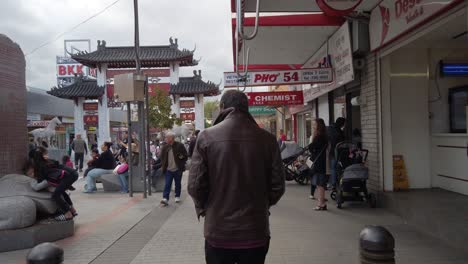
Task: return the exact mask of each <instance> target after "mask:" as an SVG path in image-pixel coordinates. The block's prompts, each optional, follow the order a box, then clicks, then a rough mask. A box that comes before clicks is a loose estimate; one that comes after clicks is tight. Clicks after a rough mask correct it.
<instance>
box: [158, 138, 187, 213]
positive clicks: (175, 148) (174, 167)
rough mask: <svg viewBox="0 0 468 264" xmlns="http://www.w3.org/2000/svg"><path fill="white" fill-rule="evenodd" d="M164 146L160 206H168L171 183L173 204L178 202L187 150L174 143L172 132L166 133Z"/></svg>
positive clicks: (162, 151)
mask: <svg viewBox="0 0 468 264" xmlns="http://www.w3.org/2000/svg"><path fill="white" fill-rule="evenodd" d="M166 143H167V144H166V145H164V147H163V148H162V150H161V168H162V173H163V175H164V177H165V180H166V183H165V185H164V192H163V199H162V200H161V204H162V205H163V206H167V205H168V204H169V195H170V194H171V188H172V182H173V181H174V183H175V200H174V201H175V202H176V203H179V202H180V193H181V191H182V174H183V173H184V171H185V164H186V162H187V158H188V155H187V150H186V149H185V147H184V145H183V144H182V143H179V142H176V141H175V134H174V133H173V132H169V133H166Z"/></svg>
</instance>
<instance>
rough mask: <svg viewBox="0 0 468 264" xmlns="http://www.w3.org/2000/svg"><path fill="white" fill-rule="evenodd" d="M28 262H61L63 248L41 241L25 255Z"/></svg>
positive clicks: (52, 263)
mask: <svg viewBox="0 0 468 264" xmlns="http://www.w3.org/2000/svg"><path fill="white" fill-rule="evenodd" d="M27 263H28V264H61V263H63V249H61V248H60V247H59V246H57V245H56V244H54V243H42V244H39V245H37V246H35V247H34V248H33V249H31V251H30V252H29V254H28V256H27Z"/></svg>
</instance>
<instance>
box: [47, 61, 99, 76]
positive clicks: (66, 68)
mask: <svg viewBox="0 0 468 264" xmlns="http://www.w3.org/2000/svg"><path fill="white" fill-rule="evenodd" d="M56 61H57V78H59V79H60V78H67V77H75V75H83V76H92V77H96V69H90V68H88V67H86V66H84V65H83V64H81V63H79V62H77V61H75V60H73V59H72V58H69V57H60V56H57V58H56Z"/></svg>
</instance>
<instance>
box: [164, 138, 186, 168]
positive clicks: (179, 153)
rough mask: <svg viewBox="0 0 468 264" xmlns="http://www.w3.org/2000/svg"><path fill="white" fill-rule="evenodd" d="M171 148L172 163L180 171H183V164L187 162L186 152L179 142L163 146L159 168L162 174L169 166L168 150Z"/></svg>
mask: <svg viewBox="0 0 468 264" xmlns="http://www.w3.org/2000/svg"><path fill="white" fill-rule="evenodd" d="M171 147H172V153H174V161H175V163H176V165H177V168H179V170H180V171H182V172H183V171H185V163H186V162H187V158H188V155H187V150H186V149H185V146H184V144H182V143H179V142H177V141H176V142H174V143H173V144H172V146H171V145H168V144H165V145H164V146H163V147H162V149H161V168H162V172H163V173H165V172H166V170H167V166H168V165H169V159H168V155H169V149H170V148H171Z"/></svg>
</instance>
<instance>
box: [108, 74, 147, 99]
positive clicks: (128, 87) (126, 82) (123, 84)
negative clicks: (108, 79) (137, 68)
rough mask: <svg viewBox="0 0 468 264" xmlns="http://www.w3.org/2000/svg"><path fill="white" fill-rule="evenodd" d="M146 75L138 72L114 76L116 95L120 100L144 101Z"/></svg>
mask: <svg viewBox="0 0 468 264" xmlns="http://www.w3.org/2000/svg"><path fill="white" fill-rule="evenodd" d="M145 79H146V78H145V76H144V75H138V74H136V73H125V74H119V75H116V76H115V77H114V97H115V98H116V99H117V100H119V101H120V102H134V101H144V99H145Z"/></svg>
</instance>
